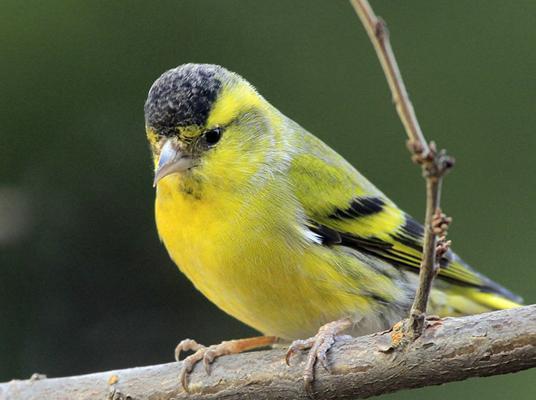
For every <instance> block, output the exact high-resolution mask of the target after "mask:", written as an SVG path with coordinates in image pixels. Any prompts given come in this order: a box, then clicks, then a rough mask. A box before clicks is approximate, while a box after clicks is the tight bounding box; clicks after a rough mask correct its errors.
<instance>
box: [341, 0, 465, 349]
mask: <svg viewBox="0 0 536 400" xmlns="http://www.w3.org/2000/svg"><path fill="white" fill-rule="evenodd" d="M350 3H351V4H352V6H353V7H354V9H355V11H356V13H357V15H358V16H359V18H360V19H361V22H362V23H363V26H364V27H365V30H366V31H367V33H368V36H369V38H370V40H371V42H372V44H373V46H374V49H375V50H376V54H377V55H378V58H379V60H380V63H381V65H382V68H383V72H384V73H385V77H386V78H387V82H388V84H389V88H390V89H391V93H392V96H393V102H394V103H395V106H396V110H397V112H398V115H399V117H400V120H401V121H402V124H403V125H404V128H405V130H406V133H407V135H408V149H409V150H410V152H411V154H412V160H413V161H414V162H416V163H418V164H420V165H421V166H422V170H423V175H424V177H425V179H426V218H425V231H424V243H423V257H422V262H421V268H420V273H419V286H418V287H417V292H416V294H415V300H414V302H413V305H412V307H411V311H410V319H409V324H408V327H409V330H408V334H409V335H410V336H411V337H413V338H417V337H419V336H420V335H421V333H422V331H423V329H424V317H425V313H426V305H427V303H428V298H429V296H430V290H431V288H432V281H433V279H434V277H435V275H436V273H437V270H438V268H439V267H438V262H437V255H438V254H437V248H438V244H439V247H440V253H441V254H444V252H445V251H446V250H447V248H448V245H449V243H448V242H446V241H445V239H444V235H445V234H446V228H447V226H448V223H449V222H450V219H449V218H447V217H446V216H445V215H444V214H442V213H441V210H440V208H439V206H440V198H441V184H442V178H443V176H444V174H445V172H446V171H447V170H448V169H450V168H452V166H453V165H454V160H453V159H452V158H451V157H449V156H447V154H446V152H445V151H440V152H438V151H437V150H436V147H435V145H434V143H433V142H431V143H428V142H427V141H426V139H425V138H424V135H423V133H422V131H421V127H420V125H419V121H418V120H417V116H416V115H415V111H414V109H413V105H412V104H411V101H410V100H409V96H408V93H407V90H406V86H405V85H404V81H403V79H402V75H401V73H400V69H399V68H398V64H397V62H396V58H395V55H394V53H393V49H392V48H391V43H390V41H389V31H388V30H387V26H386V24H385V22H384V21H383V20H382V19H381V18H379V17H378V16H377V15H376V14H375V13H374V11H373V10H372V8H371V6H370V4H369V3H368V1H367V0H350ZM438 234H442V236H443V237H442V238H441V241H440V242H438Z"/></svg>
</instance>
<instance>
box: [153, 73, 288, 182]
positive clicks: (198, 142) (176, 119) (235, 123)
mask: <svg viewBox="0 0 536 400" xmlns="http://www.w3.org/2000/svg"><path fill="white" fill-rule="evenodd" d="M280 119H281V117H280V116H279V113H277V112H276V111H275V110H274V109H273V108H272V107H271V106H270V105H269V103H268V102H267V101H266V100H264V98H263V97H262V96H260V95H259V94H258V93H257V92H256V91H255V89H254V88H253V87H252V86H251V85H250V84H249V83H248V82H247V81H246V80H245V79H243V78H242V77H240V76H238V75H237V74H234V73H232V72H230V71H228V70H226V69H224V68H223V67H220V66H217V65H208V64H185V65H181V66H179V67H177V68H174V69H171V70H169V71H167V72H165V73H164V74H162V76H160V78H158V79H157V80H156V82H155V83H154V84H153V86H152V87H151V89H150V90H149V95H148V98H147V101H146V103H145V124H146V131H147V137H148V140H149V143H150V146H151V150H152V153H153V158H154V163H155V177H154V185H155V186H156V185H158V184H159V183H160V182H162V183H163V182H165V181H168V182H170V183H173V184H175V183H178V184H179V185H182V186H183V188H185V190H189V191H191V184H193V183H194V182H195V183H197V184H199V182H207V181H209V182H211V183H213V184H216V185H217V186H218V187H220V188H224V187H225V186H227V187H234V188H236V187H239V186H237V185H240V184H241V183H242V181H245V180H249V179H251V177H252V176H253V175H255V174H257V173H259V171H260V168H262V167H263V166H265V165H267V164H268V163H270V161H271V160H270V157H271V156H270V155H271V154H272V153H273V143H274V135H275V133H274V129H275V128H274V127H276V126H277V125H278V120H280ZM172 177H174V178H172ZM188 183H190V184H188ZM185 184H186V186H188V187H189V188H188V187H185V186H184V185H185Z"/></svg>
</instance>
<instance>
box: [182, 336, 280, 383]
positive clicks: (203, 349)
mask: <svg viewBox="0 0 536 400" xmlns="http://www.w3.org/2000/svg"><path fill="white" fill-rule="evenodd" d="M276 341H277V338H276V337H275V336H257V337H252V338H247V339H237V340H229V341H225V342H221V343H220V344H215V345H212V346H203V345H202V344H199V343H197V342H196V341H195V340H192V339H184V340H183V341H181V342H180V343H179V344H178V345H177V347H176V348H175V360H177V361H179V359H180V355H181V353H182V352H184V351H193V352H194V354H192V355H190V356H188V357H186V358H185V359H184V360H183V362H182V369H181V373H180V375H179V378H180V381H181V384H182V387H183V388H184V390H185V391H186V392H188V375H190V373H191V372H192V371H193V369H194V367H195V365H196V364H197V363H198V362H199V361H201V360H203V364H204V366H205V371H206V373H207V374H210V364H211V363H212V362H214V360H215V359H216V358H218V357H220V356H224V355H227V354H237V353H242V352H243V351H247V350H253V349H258V348H261V347H266V346H270V345H272V344H274V343H275V342H276Z"/></svg>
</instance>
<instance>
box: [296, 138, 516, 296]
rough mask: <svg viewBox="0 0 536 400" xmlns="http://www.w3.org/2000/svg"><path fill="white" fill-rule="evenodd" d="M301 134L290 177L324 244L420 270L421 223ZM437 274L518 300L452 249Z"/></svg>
mask: <svg viewBox="0 0 536 400" xmlns="http://www.w3.org/2000/svg"><path fill="white" fill-rule="evenodd" d="M302 140H303V141H304V142H302V146H303V145H304V143H305V144H306V148H305V150H306V151H303V152H298V153H296V154H295V155H294V157H293V160H292V163H291V166H290V170H289V177H290V180H291V184H292V185H293V188H294V190H295V194H296V197H297V199H298V201H299V202H300V203H301V205H302V207H303V210H304V213H305V214H306V217H307V219H308V224H309V229H310V230H311V231H313V232H314V233H316V234H317V235H318V236H319V237H320V238H321V240H322V243H323V244H324V245H326V246H331V245H344V246H347V247H350V248H353V249H355V250H358V251H360V252H363V253H366V254H369V255H372V256H375V257H378V258H380V259H382V260H384V261H386V262H388V263H390V264H392V265H394V266H396V267H398V268H404V269H406V270H409V271H414V272H416V273H418V271H419V268H420V260H421V257H422V246H423V227H422V225H421V224H419V223H418V222H417V221H416V220H415V219H413V218H412V217H411V216H409V215H408V214H406V213H405V212H403V211H402V210H400V209H399V208H398V207H397V206H396V205H395V204H394V203H393V202H392V201H391V200H389V199H388V198H387V197H386V196H385V195H384V194H383V193H382V192H381V191H379V190H378V189H377V188H376V187H375V186H374V185H372V184H371V183H370V182H369V181H368V180H367V179H366V178H364V177H363V176H362V175H361V174H359V172H357V171H356V170H355V169H354V168H353V167H352V166H351V165H350V164H349V163H347V162H346V161H345V160H344V159H343V158H342V157H341V156H339V155H338V154H337V153H336V152H334V151H333V150H332V149H330V148H329V147H328V146H327V145H325V144H324V143H322V142H321V141H320V140H318V139H316V138H315V137H312V135H311V136H309V135H307V136H304V137H302ZM302 148H303V147H302ZM438 277H439V278H440V279H442V280H447V281H450V282H451V283H453V284H455V285H457V286H471V287H474V288H477V289H478V290H481V291H486V292H491V293H497V294H500V295H501V296H504V297H506V298H508V299H511V300H513V301H519V300H520V299H519V298H518V297H517V296H515V295H513V294H512V293H510V292H509V291H507V290H506V289H504V288H503V287H501V286H500V285H498V284H496V283H495V282H493V281H491V280H490V279H488V278H486V277H485V276H483V275H481V274H480V273H478V272H476V271H475V270H473V269H472V268H471V267H469V266H468V265H467V264H465V263H464V262H463V261H462V260H461V259H459V257H457V256H456V254H454V253H453V252H452V251H448V252H447V254H445V256H444V257H443V258H442V260H441V262H440V270H439V274H438Z"/></svg>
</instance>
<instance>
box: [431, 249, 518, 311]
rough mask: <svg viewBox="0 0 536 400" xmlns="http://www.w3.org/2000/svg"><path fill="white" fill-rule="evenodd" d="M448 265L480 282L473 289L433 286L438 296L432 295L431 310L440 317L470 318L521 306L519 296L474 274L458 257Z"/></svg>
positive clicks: (449, 284)
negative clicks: (468, 271)
mask: <svg viewBox="0 0 536 400" xmlns="http://www.w3.org/2000/svg"><path fill="white" fill-rule="evenodd" d="M450 265H451V266H452V265H454V266H457V267H462V268H464V269H465V270H470V271H471V272H473V273H475V274H478V277H479V279H480V280H481V283H480V284H479V285H474V286H472V285H463V284H459V283H454V282H449V283H448V284H446V285H441V284H439V285H438V286H442V287H437V286H436V287H437V289H438V290H437V291H438V292H440V293H438V294H436V295H435V296H434V295H432V299H431V307H432V309H433V310H434V311H435V312H436V313H437V314H439V315H441V316H448V315H451V316H452V315H469V314H478V313H482V312H488V311H493V310H503V309H507V308H515V307H520V306H522V304H523V299H522V298H521V297H519V296H517V295H515V294H514V293H512V292H510V291H509V290H508V289H506V288H504V287H503V286H501V285H499V284H498V283H496V282H494V281H492V280H491V279H489V278H488V277H486V276H483V275H482V274H479V273H477V272H476V271H474V270H473V269H471V268H470V267H469V266H468V265H467V264H465V262H463V261H462V260H461V259H459V258H458V257H455V259H454V260H453V262H452V263H451V264H450ZM447 268H448V267H447ZM445 283H446V282H445ZM434 300H435V301H434ZM434 303H435V304H434Z"/></svg>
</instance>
